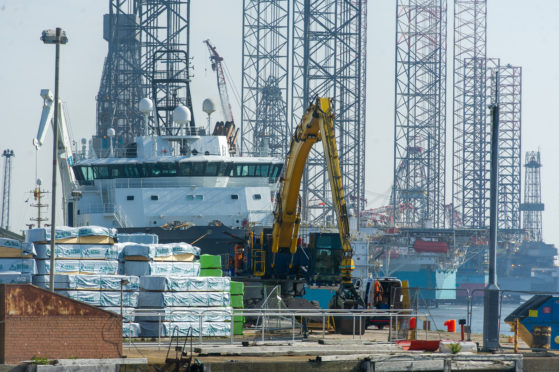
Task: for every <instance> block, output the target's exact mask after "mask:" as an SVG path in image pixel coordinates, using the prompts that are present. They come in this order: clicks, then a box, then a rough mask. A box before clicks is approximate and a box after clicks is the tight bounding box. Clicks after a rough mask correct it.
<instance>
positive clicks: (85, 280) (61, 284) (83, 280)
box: [33, 274, 140, 291]
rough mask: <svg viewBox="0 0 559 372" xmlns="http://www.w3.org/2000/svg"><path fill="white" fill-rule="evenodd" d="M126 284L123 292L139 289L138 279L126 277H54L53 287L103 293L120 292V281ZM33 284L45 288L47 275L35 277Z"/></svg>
mask: <svg viewBox="0 0 559 372" xmlns="http://www.w3.org/2000/svg"><path fill="white" fill-rule="evenodd" d="M123 279H124V280H126V281H127V282H128V283H127V284H124V285H123V286H122V289H123V290H125V291H130V290H132V291H137V290H138V289H139V282H140V280H139V278H138V277H137V276H127V275H81V274H78V275H76V274H68V275H58V274H57V275H55V276H54V287H55V288H56V289H91V290H103V291H108V290H110V291H120V282H121V280H123ZM33 284H35V285H36V286H39V287H43V288H47V287H48V286H49V284H50V277H49V275H35V276H34V278H33Z"/></svg>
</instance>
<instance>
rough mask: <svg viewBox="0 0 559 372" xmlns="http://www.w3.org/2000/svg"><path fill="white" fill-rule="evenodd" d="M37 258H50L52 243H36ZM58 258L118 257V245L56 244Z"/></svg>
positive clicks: (109, 258) (108, 258)
mask: <svg viewBox="0 0 559 372" xmlns="http://www.w3.org/2000/svg"><path fill="white" fill-rule="evenodd" d="M35 250H36V252H37V253H36V254H37V258H39V259H47V258H50V244H36V245H35ZM54 251H55V252H56V258H57V259H76V260H78V259H107V260H116V259H118V247H117V246H115V245H112V244H56V245H55V247H54Z"/></svg>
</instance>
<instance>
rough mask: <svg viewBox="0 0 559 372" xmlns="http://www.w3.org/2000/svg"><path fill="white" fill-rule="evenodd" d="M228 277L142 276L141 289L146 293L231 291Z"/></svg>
mask: <svg viewBox="0 0 559 372" xmlns="http://www.w3.org/2000/svg"><path fill="white" fill-rule="evenodd" d="M230 286H231V279H230V278H228V277H184V276H142V277H140V288H141V289H142V290H144V291H171V292H187V291H208V292H210V291H215V292H223V291H229V288H230Z"/></svg>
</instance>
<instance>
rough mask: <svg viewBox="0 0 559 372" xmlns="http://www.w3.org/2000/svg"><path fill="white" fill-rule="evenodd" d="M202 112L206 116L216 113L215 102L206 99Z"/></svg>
mask: <svg viewBox="0 0 559 372" xmlns="http://www.w3.org/2000/svg"><path fill="white" fill-rule="evenodd" d="M202 111H204V112H205V113H206V114H208V115H211V114H212V113H214V112H215V102H214V101H213V100H212V99H211V98H206V99H205V100H204V102H202Z"/></svg>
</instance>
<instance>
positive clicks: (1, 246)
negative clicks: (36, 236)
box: [0, 238, 35, 258]
mask: <svg viewBox="0 0 559 372" xmlns="http://www.w3.org/2000/svg"><path fill="white" fill-rule="evenodd" d="M34 253H35V251H34V247H33V244H31V243H25V242H23V243H22V242H20V241H19V240H15V239H8V238H0V257H1V258H32V257H33V254H34Z"/></svg>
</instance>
